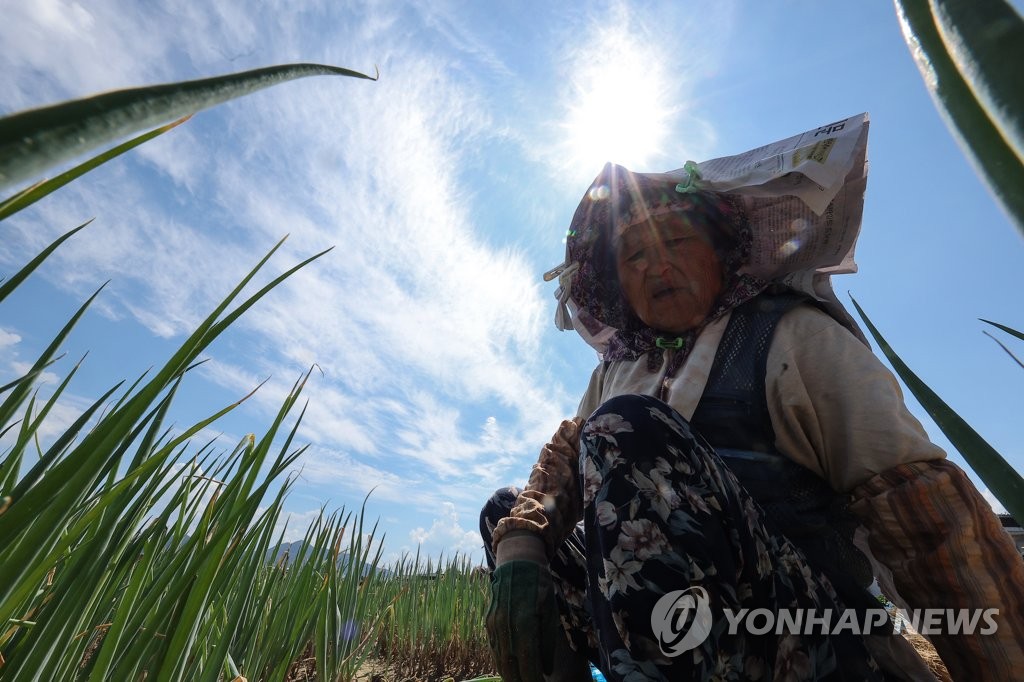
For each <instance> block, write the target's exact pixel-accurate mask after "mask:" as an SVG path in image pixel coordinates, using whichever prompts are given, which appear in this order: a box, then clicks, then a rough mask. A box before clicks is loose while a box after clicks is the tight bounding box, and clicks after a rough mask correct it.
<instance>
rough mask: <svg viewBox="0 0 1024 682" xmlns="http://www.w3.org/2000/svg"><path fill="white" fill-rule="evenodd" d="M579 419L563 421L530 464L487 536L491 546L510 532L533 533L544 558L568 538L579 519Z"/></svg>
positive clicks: (580, 514) (494, 545) (581, 506)
mask: <svg viewBox="0 0 1024 682" xmlns="http://www.w3.org/2000/svg"><path fill="white" fill-rule="evenodd" d="M582 421H583V420H582V419H581V418H579V417H577V418H576V419H572V420H569V419H567V420H565V421H563V422H562V423H561V425H560V426H559V427H558V431H557V432H556V433H555V435H554V436H552V438H551V442H550V443H548V444H547V445H545V446H544V448H543V449H542V450H541V452H540V458H539V459H538V460H537V463H536V464H534V465H533V471H531V472H530V480H529V482H528V483H527V484H526V487H525V488H524V489H523V492H521V493H519V497H517V498H516V504H515V506H514V507H512V512H511V513H510V514H509V516H507V517H505V518H503V519H501V520H500V521H498V524H497V525H496V526H495V528H494V532H493V533H492V534H491V541H492V543H493V544H492V547H493V548H494V550H495V551H497V547H498V542H500V541H501V539H502V538H503V537H504V536H505V534H506V533H508V532H509V531H513V530H527V531H531V532H534V533H537V534H538V535H540V536H541V538H542V539H543V540H544V544H545V547H546V549H547V554H548V556H549V557H550V556H552V555H553V554H554V553H555V549H556V548H557V547H558V546H560V545H561V544H562V542H563V541H564V540H565V539H566V538H567V537H569V533H571V532H572V529H573V528H574V527H575V526H576V522H577V521H579V520H580V519H582V518H583V501H582V499H581V497H580V487H579V427H580V424H581V423H582Z"/></svg>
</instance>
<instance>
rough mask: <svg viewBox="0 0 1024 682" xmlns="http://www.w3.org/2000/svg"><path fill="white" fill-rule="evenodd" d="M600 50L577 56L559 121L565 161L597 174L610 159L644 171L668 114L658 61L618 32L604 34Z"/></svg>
mask: <svg viewBox="0 0 1024 682" xmlns="http://www.w3.org/2000/svg"><path fill="white" fill-rule="evenodd" d="M597 44H598V45H601V48H600V49H596V48H595V49H591V50H588V51H587V52H586V53H584V54H581V55H580V56H579V58H578V59H577V60H576V63H575V68H574V70H573V95H572V98H571V100H570V101H569V102H568V107H567V108H568V112H567V116H566V119H565V122H564V124H563V125H564V127H565V130H566V133H567V137H566V144H567V147H568V149H567V151H568V157H569V158H568V159H567V161H568V162H569V163H571V164H572V166H573V167H574V168H577V169H580V170H583V169H586V170H587V171H593V172H595V173H596V172H597V171H598V170H600V168H601V167H602V166H603V165H604V163H605V162H607V161H611V162H613V163H618V164H621V165H623V166H626V167H628V168H633V169H637V170H646V168H644V166H645V164H647V163H648V162H649V160H650V159H651V157H653V156H656V155H658V154H659V152H662V151H664V150H663V149H662V146H663V145H664V143H665V138H666V135H667V132H668V122H669V119H670V117H671V115H672V113H673V110H672V107H671V106H670V105H669V104H668V103H666V101H665V98H666V96H667V93H668V92H669V90H670V89H671V88H670V87H669V84H668V83H667V82H666V79H665V77H664V76H663V75H662V68H661V60H659V59H658V56H657V55H656V54H654V51H653V50H651V49H644V47H643V46H641V45H638V44H636V43H634V42H632V41H631V40H630V39H629V37H628V36H626V35H623V34H618V35H611V36H609V35H607V34H606V35H605V36H603V40H602V41H598V42H597Z"/></svg>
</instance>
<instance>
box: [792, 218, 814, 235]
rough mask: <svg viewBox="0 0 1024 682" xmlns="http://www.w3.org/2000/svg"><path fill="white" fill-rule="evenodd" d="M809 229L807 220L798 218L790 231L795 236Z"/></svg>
mask: <svg viewBox="0 0 1024 682" xmlns="http://www.w3.org/2000/svg"><path fill="white" fill-rule="evenodd" d="M808 227H810V224H809V223H808V222H807V219H806V218H796V219H795V220H793V222H791V223H790V224H789V231H790V232H793V233H794V234H800V233H801V232H803V231H804V230H806V229H807V228H808Z"/></svg>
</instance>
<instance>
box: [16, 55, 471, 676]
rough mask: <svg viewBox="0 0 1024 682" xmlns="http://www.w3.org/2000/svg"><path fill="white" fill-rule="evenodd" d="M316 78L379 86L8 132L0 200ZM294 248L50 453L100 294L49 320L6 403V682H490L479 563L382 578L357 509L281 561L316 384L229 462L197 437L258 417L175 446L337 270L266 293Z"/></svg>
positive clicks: (119, 96) (225, 93)
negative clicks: (239, 366) (91, 153)
mask: <svg viewBox="0 0 1024 682" xmlns="http://www.w3.org/2000/svg"><path fill="white" fill-rule="evenodd" d="M310 75H342V76H352V77H360V78H369V77H367V76H364V75H363V74H359V73H356V72H353V71H348V70H346V69H339V68H336V67H326V66H319V65H309V64H301V65H289V66H281V67H272V68H268V69H259V70H256V71H252V72H246V73H242V74H232V75H229V76H224V77H219V78H212V79H205V80H202V81H192V82H188V83H175V84H169V85H165V86H157V87H153V88H146V89H136V90H124V91H119V92H113V93H107V94H105V95H100V96H97V97H94V98H90V99H87V100H79V101H75V102H68V103H65V104H62V105H56V106H54V107H48V108H44V109H38V110H34V111H30V112H23V113H21V114H15V115H12V116H8V117H6V118H4V119H2V120H0V185H7V184H11V183H15V182H22V181H24V180H25V179H26V178H29V177H31V176H32V175H33V174H36V173H38V172H40V170H41V169H44V168H46V167H48V166H50V165H53V164H55V163H60V162H62V161H66V160H68V159H70V158H73V157H74V156H76V155H78V154H80V153H81V152H82V151H84V150H85V149H88V148H95V147H98V146H100V145H104V144H106V143H108V142H111V141H113V140H114V139H115V138H118V137H124V136H125V135H128V134H131V133H134V132H137V131H138V130H139V129H140V128H142V127H144V126H148V125H151V124H152V122H153V121H160V122H163V121H166V120H167V119H169V118H173V117H175V116H181V115H182V114H188V113H191V112H193V111H196V110H199V109H202V108H205V107H207V106H212V105H213V104H216V103H218V102H221V101H224V100H226V99H230V98H231V97H236V96H240V95H243V94H246V93H248V92H252V91H254V90H256V89H259V88H261V87H266V86H268V85H273V84H275V83H278V82H282V81H284V80H288V79H291V78H298V77H304V76H310ZM183 120H184V119H180V120H178V121H175V122H174V123H171V124H168V125H163V126H161V127H159V128H156V129H154V130H151V131H150V132H147V133H145V134H143V135H140V136H138V137H135V138H132V139H130V140H128V141H127V142H122V143H120V144H119V145H117V146H115V147H113V148H111V149H109V150H108V151H105V152H103V153H101V154H99V155H98V156H95V157H93V158H91V159H88V160H86V161H85V162H82V163H80V164H78V165H77V166H74V167H73V168H71V169H70V170H68V171H66V172H64V173H62V174H60V175H58V176H56V177H54V178H52V179H49V180H45V181H42V182H39V183H37V184H34V185H31V186H29V187H27V188H25V189H24V190H22V191H20V192H17V193H16V194H14V195H13V196H11V197H10V198H8V199H7V200H5V201H3V202H0V220H2V219H4V218H7V217H9V216H11V215H13V214H15V213H17V212H18V211H20V210H22V209H24V208H25V207H27V206H29V205H31V204H32V203H34V202H36V201H39V200H40V199H43V198H44V197H45V196H46V195H48V194H49V193H51V192H53V191H55V190H56V189H58V188H59V187H61V186H63V185H64V184H67V183H68V182H70V181H72V180H74V179H75V178H77V177H78V176H80V175H82V174H83V173H86V172H88V171H89V170H91V169H92V168H95V167H96V166H98V165H100V164H102V163H105V162H107V161H109V160H110V159H112V158H114V157H116V156H118V155H119V154H122V153H124V152H126V151H128V150H130V149H131V148H133V147H135V146H137V145H139V144H142V143H144V142H146V141H147V140H149V139H152V138H154V137H156V136H158V135H161V134H163V133H165V132H166V131H168V130H169V129H171V128H172V127H174V126H175V125H178V124H180V123H181V122H183ZM87 226H88V224H87V223H86V224H83V225H80V226H78V227H75V228H73V229H71V230H69V231H68V232H67V233H66V234H64V235H63V236H62V237H60V238H59V239H57V240H56V241H54V242H53V243H52V244H50V245H49V246H48V247H47V248H45V249H44V250H43V251H41V252H40V253H39V254H37V255H36V256H35V257H34V258H32V259H31V260H30V261H29V262H28V263H26V264H25V265H24V267H23V268H21V269H20V270H19V271H18V272H16V273H14V274H12V275H10V276H8V277H7V278H6V279H4V280H3V281H2V282H0V306H2V303H3V301H4V300H5V299H7V298H8V297H10V296H17V295H18V291H17V289H18V287H19V286H20V285H21V284H22V283H23V282H24V281H25V280H26V279H27V278H28V277H30V276H32V274H33V273H34V271H35V270H36V269H37V268H38V267H39V266H40V265H41V264H42V263H43V262H45V261H46V259H47V258H48V257H49V256H50V255H51V254H52V253H53V252H54V251H55V250H56V249H58V248H59V247H60V246H61V244H62V243H64V242H65V241H67V240H69V239H88V231H87ZM278 247H280V243H279V244H278V245H277V246H275V247H274V248H273V249H272V250H271V251H270V252H269V253H268V254H267V255H266V256H265V257H263V258H262V259H260V260H259V261H258V262H257V263H256V264H255V265H254V267H253V268H252V270H251V271H250V272H249V274H248V275H247V276H246V277H245V278H244V279H243V280H242V281H241V282H240V283H239V284H238V286H237V287H236V288H235V289H234V290H232V291H230V292H226V294H225V298H224V300H223V301H222V302H221V303H220V304H219V305H218V306H216V307H215V308H214V310H212V311H211V312H210V314H209V316H208V317H207V318H206V319H205V320H204V321H203V322H202V323H201V324H200V325H199V326H198V328H197V329H196V330H195V331H194V332H193V333H192V334H191V335H190V336H189V337H188V338H187V339H186V340H185V341H184V342H183V343H182V345H181V346H180V348H178V350H177V351H176V352H174V353H173V354H172V356H171V357H170V358H169V359H167V360H166V361H165V362H164V363H163V364H162V365H158V367H159V368H158V369H155V370H152V371H150V372H147V373H146V374H145V375H143V376H140V377H137V378H135V379H134V380H129V381H125V380H120V381H114V382H112V384H111V386H110V389H109V390H108V391H107V392H106V393H104V394H103V395H101V396H98V397H97V398H96V399H95V401H94V402H93V403H92V404H91V405H90V406H89V407H88V408H87V409H85V410H84V412H82V413H81V415H80V416H79V417H78V418H77V419H76V420H75V421H74V422H73V423H72V424H71V425H70V426H69V427H68V428H67V429H66V430H64V431H63V432H62V433H60V434H59V435H57V436H56V437H50V438H44V437H43V436H41V435H40V434H41V433H43V432H44V431H45V430H44V428H43V427H44V425H46V424H48V423H51V422H48V419H50V415H51V414H52V413H53V409H54V407H55V406H56V405H58V404H59V402H60V400H61V396H62V394H64V392H65V391H66V389H67V388H68V386H69V385H71V384H72V382H73V379H74V376H75V374H76V372H77V370H78V368H79V365H80V364H81V363H79V365H72V366H70V367H67V366H63V367H62V365H61V361H63V360H64V359H63V357H62V356H60V355H59V352H60V348H61V346H62V345H63V344H64V343H65V341H66V340H67V338H68V337H69V335H70V334H72V332H73V328H74V327H75V324H76V323H77V322H78V321H79V320H80V319H81V318H82V317H83V316H84V315H86V314H88V308H89V306H90V304H92V303H93V301H94V300H95V299H96V298H97V297H98V296H101V295H102V291H101V290H100V291H96V292H94V293H92V295H90V296H87V297H85V300H84V301H83V303H82V305H81V307H80V309H79V310H78V311H77V312H76V313H75V314H74V315H72V316H71V318H70V319H68V320H64V321H60V320H57V321H54V330H55V331H54V337H53V340H52V341H51V342H50V343H49V345H48V346H47V347H46V348H45V350H44V351H43V352H42V353H41V354H40V355H39V357H38V358H37V359H36V361H35V363H34V364H33V366H32V368H31V369H30V370H29V371H28V372H27V373H25V374H24V375H23V376H18V377H13V378H11V379H10V380H7V381H6V383H5V384H4V385H2V386H0V439H2V440H0V443H2V446H0V447H2V450H0V457H2V459H0V679H3V680H144V679H145V680H150V679H152V680H161V681H162V680H189V681H192V680H200V681H203V680H207V681H209V682H215V681H217V680H231V681H235V682H238V681H241V680H312V679H316V680H339V681H343V680H353V679H367V680H371V679H383V680H393V679H394V680H397V679H403V680H404V679H423V680H440V679H447V678H449V677H453V676H454V677H457V678H458V679H466V678H469V677H476V676H479V675H481V674H484V673H487V672H488V669H489V668H490V666H491V662H490V655H489V652H488V649H487V645H486V639H485V635H484V630H483V614H484V610H485V608H486V603H487V581H486V579H484V578H482V577H481V575H480V574H479V573H478V572H477V571H476V570H474V568H473V567H472V566H471V565H470V563H469V561H468V560H467V559H466V558H464V557H463V558H460V557H453V558H450V559H448V560H447V561H443V562H441V563H434V562H431V561H420V560H419V558H418V557H417V558H413V559H410V560H402V561H400V562H399V563H398V564H397V565H394V566H388V567H384V566H382V565H381V553H382V549H381V543H382V538H379V537H378V536H377V533H376V527H375V526H371V525H370V524H369V522H368V520H367V519H366V518H365V515H364V510H363V509H360V510H359V511H346V510H344V509H342V510H339V511H336V512H333V513H328V512H326V511H324V512H322V513H321V514H320V516H319V518H318V519H317V520H316V521H315V522H314V523H312V524H311V525H310V527H309V528H308V530H307V531H306V535H305V538H304V540H303V541H302V542H301V543H298V544H295V543H292V544H290V545H288V548H289V549H290V550H291V552H289V551H283V548H284V545H283V543H282V539H283V537H284V530H281V531H280V532H277V531H275V529H276V528H278V527H279V524H278V521H279V517H280V515H281V511H282V504H283V500H284V498H285V495H286V494H287V492H288V490H289V488H290V485H291V480H290V479H288V478H287V477H286V476H285V472H287V471H289V469H290V467H292V465H293V464H294V463H295V462H296V460H297V459H298V458H299V457H301V456H302V454H303V452H304V450H305V447H304V446H300V445H297V444H296V443H295V442H294V440H295V434H296V431H297V429H298V427H299V424H300V422H301V420H302V413H303V411H304V408H303V407H302V406H301V403H300V399H301V394H302V390H303V387H304V385H305V382H306V379H307V378H308V377H309V373H308V372H307V373H306V374H305V375H304V376H300V377H298V378H297V379H296V381H295V384H294V386H293V388H292V390H291V392H290V394H289V395H288V397H287V398H286V400H285V401H284V403H283V404H282V405H281V407H280V410H279V411H278V413H277V415H276V417H275V418H274V419H273V421H272V422H271V423H270V424H269V425H267V426H265V427H264V428H263V429H261V430H259V431H256V432H254V433H251V434H248V435H246V436H245V437H244V438H242V440H241V441H240V442H239V443H238V444H237V445H236V446H234V447H233V448H228V449H225V448H224V447H223V446H219V445H217V444H216V442H215V441H211V442H205V443H204V442H202V441H199V440H198V434H199V433H200V432H202V431H203V429H205V428H207V427H209V426H210V425H211V424H213V423H214V422H215V421H216V420H217V419H218V418H220V417H222V416H223V415H225V414H226V413H228V412H230V411H231V410H233V409H235V408H236V407H237V406H238V405H239V404H240V403H241V402H243V401H244V400H245V399H244V398H243V399H242V400H240V401H238V402H236V403H233V404H230V405H226V406H224V408H223V409H221V410H218V411H217V412H216V413H214V414H210V415H209V416H208V417H206V418H205V419H202V420H200V421H199V422H197V423H196V424H193V425H192V426H190V427H188V428H185V429H177V428H173V427H171V426H169V425H168V424H169V423H170V422H171V419H169V418H168V417H169V415H172V414H173V406H174V398H175V395H176V393H177V391H178V388H179V386H180V385H181V384H182V383H183V382H187V381H188V380H189V372H190V370H191V369H193V368H194V367H195V366H196V365H197V364H199V363H200V360H199V358H200V356H201V354H202V353H203V352H204V351H205V350H206V349H207V348H208V347H209V346H210V344H211V343H212V342H213V341H214V340H215V339H216V338H217V337H218V336H219V335H220V334H221V333H223V332H224V331H225V329H227V327H228V326H230V325H231V324H232V323H234V321H235V320H236V319H237V318H238V317H240V316H241V315H242V314H244V313H245V312H246V311H247V310H248V309H249V308H251V307H252V306H254V305H256V304H257V303H258V302H259V300H260V299H261V298H262V297H264V296H266V295H268V294H270V293H271V291H272V290H273V288H274V287H275V286H277V285H278V284H280V283H281V282H282V281H284V280H285V279H287V278H288V277H289V276H290V275H291V274H293V273H294V272H296V271H298V270H299V269H301V268H303V267H306V266H307V265H309V264H310V263H312V262H313V261H314V260H316V259H317V258H318V257H319V256H321V255H323V253H320V254H316V255H314V256H312V257H310V258H308V259H306V260H305V261H303V262H301V263H298V264H297V265H294V266H292V267H290V268H287V269H285V270H284V271H283V272H282V273H281V274H278V275H276V276H264V275H263V273H264V270H265V269H266V268H267V263H268V262H269V260H270V259H271V257H272V256H273V255H274V253H275V251H277V249H278ZM258 282H262V283H258ZM101 289H102V287H101ZM247 292H248V293H247ZM0 310H2V308H0ZM44 371H59V372H61V373H63V374H64V378H63V380H62V381H61V382H60V383H59V385H58V386H57V387H56V389H54V390H52V391H50V392H47V393H43V392H42V391H41V390H40V389H39V388H37V387H36V381H37V379H38V378H39V377H40V376H41V374H42V373H43V372H44ZM367 526H369V527H367Z"/></svg>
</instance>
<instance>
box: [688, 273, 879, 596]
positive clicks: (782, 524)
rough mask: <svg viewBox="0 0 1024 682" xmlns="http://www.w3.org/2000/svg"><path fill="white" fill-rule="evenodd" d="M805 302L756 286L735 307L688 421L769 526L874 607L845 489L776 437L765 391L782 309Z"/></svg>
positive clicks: (840, 587) (840, 588)
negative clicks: (784, 449) (782, 447)
mask: <svg viewBox="0 0 1024 682" xmlns="http://www.w3.org/2000/svg"><path fill="white" fill-rule="evenodd" d="M808 303H813V301H810V299H808V298H806V297H803V296H799V295H796V294H789V293H787V294H777V295H770V294H762V295H760V296H758V297H757V298H755V299H753V300H752V301H749V302H747V303H745V304H744V305H742V306H740V307H738V308H736V309H735V310H733V313H732V317H731V319H730V320H729V324H728V326H727V327H726V330H725V333H724V335H723V336H722V341H721V343H720V345H719V347H718V353H717V354H716V355H715V362H714V365H713V366H712V369H711V374H710V377H709V379H708V384H707V387H706V388H705V390H704V394H703V396H702V397H701V400H700V403H699V404H698V406H697V410H696V412H695V413H694V415H693V418H692V419H691V420H690V423H691V425H692V426H693V427H695V428H696V430H697V431H698V432H699V433H700V434H701V435H703V436H704V438H706V439H707V440H708V442H709V443H710V444H711V445H712V446H714V448H715V451H716V452H717V453H718V454H719V456H721V457H722V459H723V461H725V463H726V464H727V465H728V466H729V468H730V469H731V470H732V472H733V473H734V474H735V475H736V477H737V478H738V479H739V481H740V483H742V484H743V486H744V488H746V489H747V491H748V492H750V494H751V495H752V496H753V498H754V499H755V500H757V502H758V503H759V504H760V505H761V508H762V509H764V512H765V516H766V524H767V525H768V527H769V529H770V530H774V531H776V532H781V533H782V534H784V535H785V536H786V537H787V538H789V539H790V540H791V541H792V542H793V544H795V545H796V546H797V547H799V548H800V549H801V550H802V551H803V552H804V554H805V556H806V557H807V559H808V562H809V563H810V564H811V566H812V567H813V568H815V569H817V570H819V571H821V572H823V573H824V574H825V575H827V576H828V577H829V579H830V580H831V581H832V584H833V585H834V586H835V588H836V590H837V592H838V593H839V594H840V596H841V597H842V598H843V601H844V602H845V603H846V605H847V606H848V607H850V608H855V609H858V610H860V609H865V608H877V607H878V602H877V601H875V600H874V599H873V598H872V597H871V596H870V594H868V592H867V591H866V589H865V588H866V587H867V586H868V585H870V584H871V580H872V575H871V566H870V563H869V562H868V560H867V557H865V556H864V554H863V553H862V552H860V550H858V549H857V548H856V547H855V546H854V545H853V541H852V539H853V532H854V529H855V528H856V526H857V522H856V520H855V519H854V517H853V516H852V514H851V513H850V512H849V510H848V509H847V501H846V498H845V496H843V495H839V494H837V493H836V492H835V491H833V490H832V488H831V487H830V486H829V485H828V484H827V483H826V482H825V481H824V480H822V479H821V478H820V477H818V476H817V475H816V474H815V473H813V472H812V471H810V470H809V469H806V468H804V467H802V466H800V465H799V464H796V463H795V462H793V461H791V460H789V459H788V458H787V457H786V456H784V455H783V454H781V453H780V452H778V451H777V450H776V449H775V445H774V443H775V431H774V429H773V428H772V424H771V418H770V416H769V413H768V405H767V400H766V398H765V370H766V367H767V361H768V348H769V346H770V344H771V339H772V334H773V333H774V332H775V327H776V325H777V324H778V322H779V320H780V319H781V318H782V316H783V315H784V314H785V313H786V311H788V310H790V309H792V308H794V307H796V306H798V305H801V304H808ZM848 454H850V455H852V454H853V453H848Z"/></svg>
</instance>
